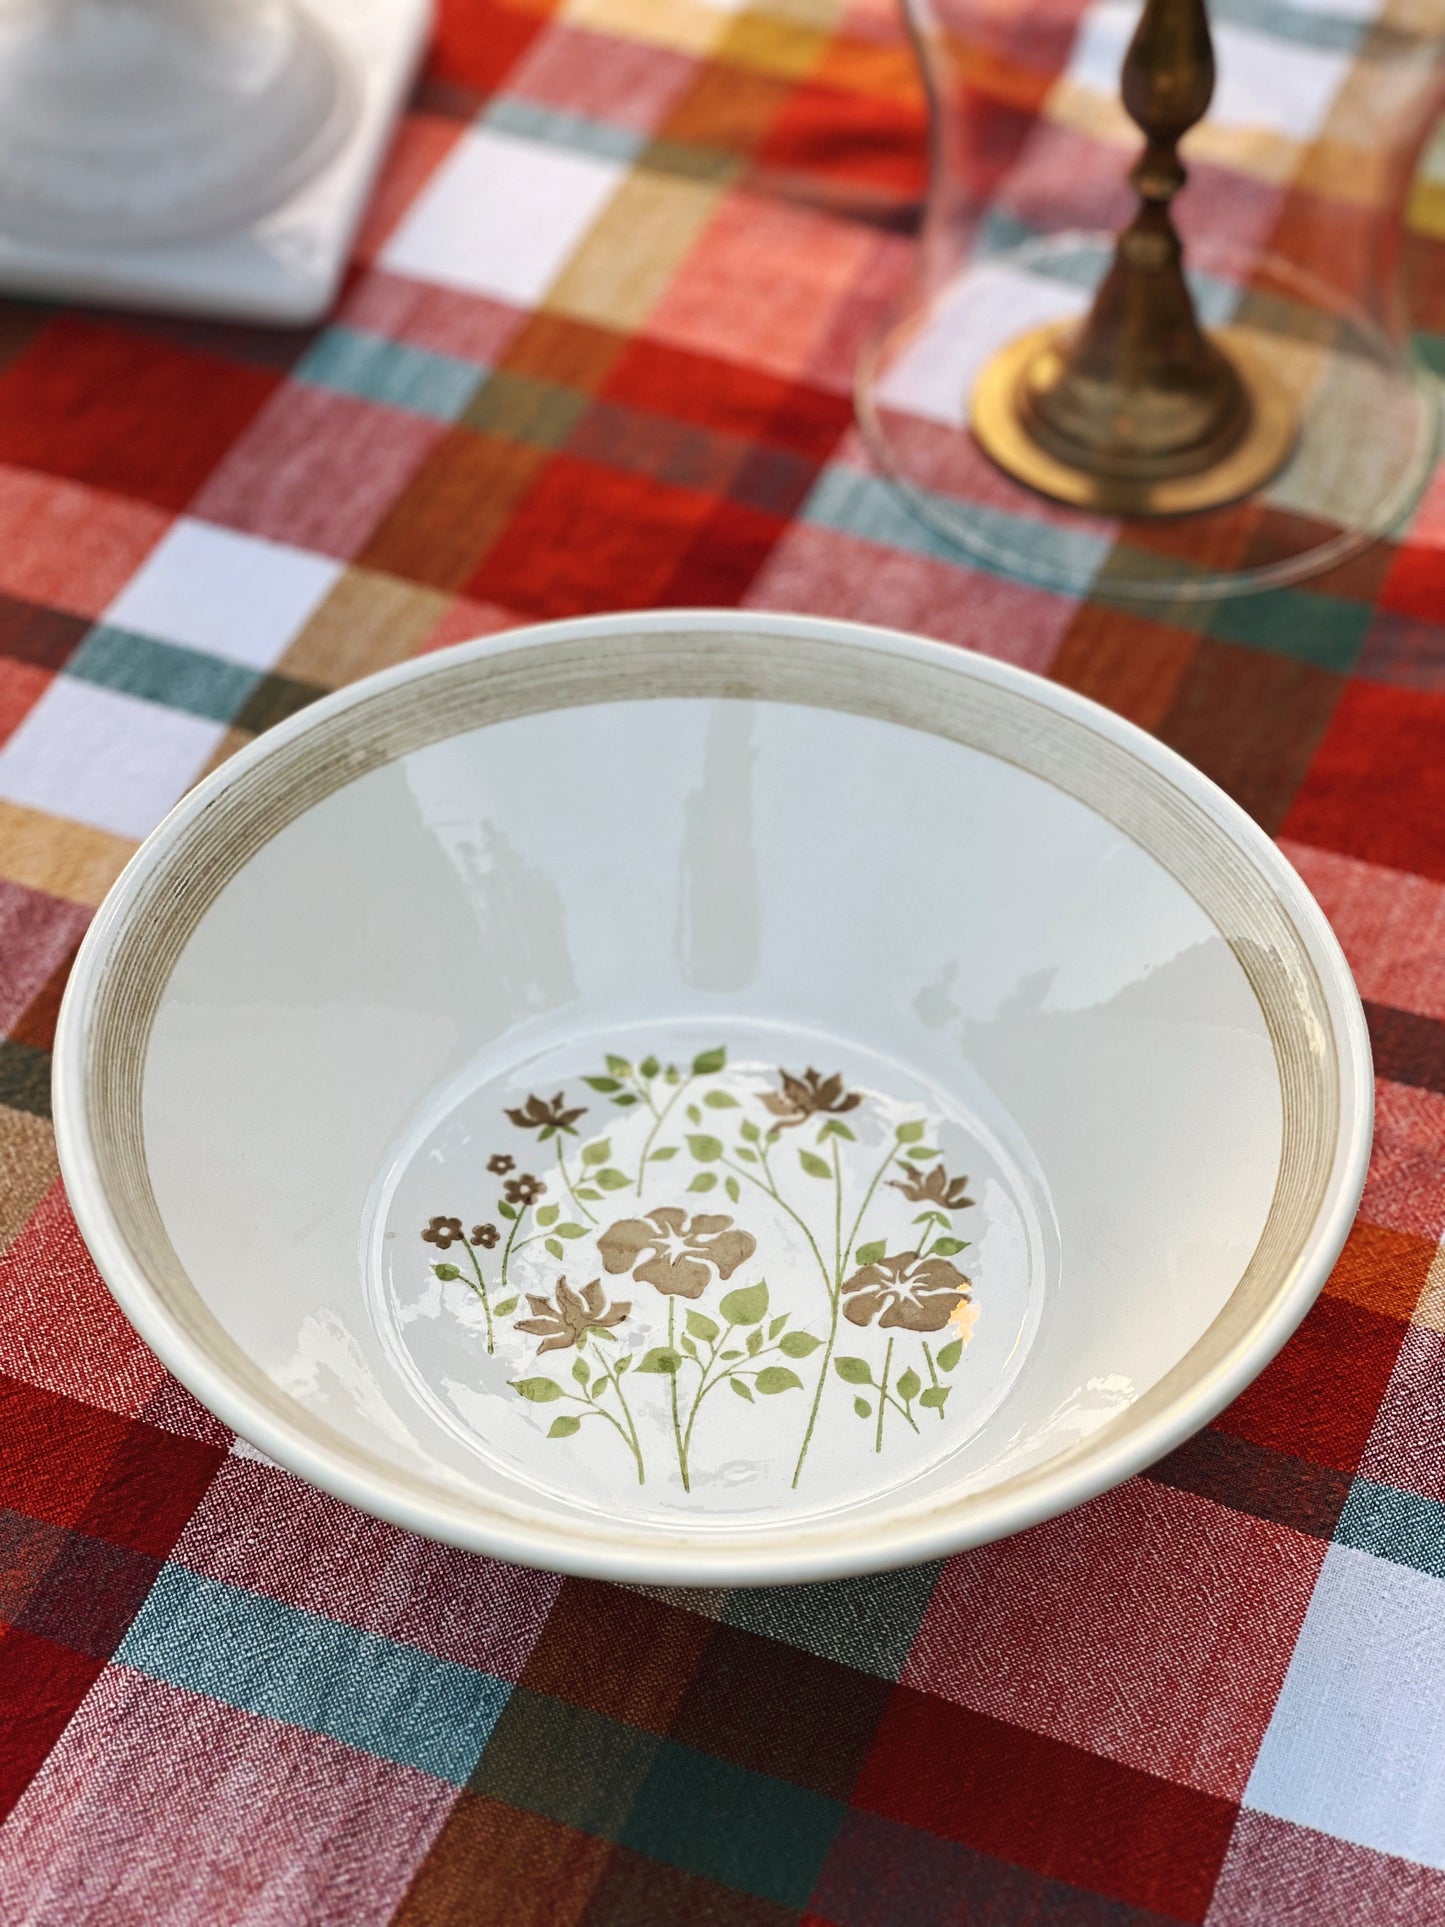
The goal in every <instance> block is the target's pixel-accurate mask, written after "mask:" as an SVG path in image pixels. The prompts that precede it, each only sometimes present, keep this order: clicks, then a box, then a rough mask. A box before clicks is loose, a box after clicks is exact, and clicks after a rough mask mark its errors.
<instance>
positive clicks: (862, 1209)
mask: <svg viewBox="0 0 1445 1927" xmlns="http://www.w3.org/2000/svg"><path fill="white" fill-rule="evenodd" d="M897 1151H898V1145H897V1142H896V1141H895V1142H894V1143H892V1144H890V1145H889V1146H888V1149H887V1150H886V1151H885V1152H884V1153H883V1162H882V1163H881V1164H880V1165H879V1167H878V1169H877V1170H876V1171H875V1172H874V1173H873V1182H872V1183H871V1184H870V1185H869V1187H868V1189H867V1190H866V1191H865V1192H864V1193H863V1202H862V1204H860V1205H859V1207H858V1215H857V1217H856V1218H855V1219H854V1220H853V1229H852V1230H851V1231H850V1232H849V1233H848V1250H849V1251H852V1250H853V1249H854V1248H855V1246H856V1245H857V1243H858V1232H859V1229H860V1227H861V1226H862V1223H863V1219H864V1216H865V1214H866V1213H867V1210H868V1207H869V1205H870V1204H872V1202H873V1193H874V1192H875V1191H876V1190H877V1189H878V1186H879V1184H880V1183H881V1182H882V1179H883V1173H884V1172H885V1171H886V1170H887V1169H888V1167H889V1165H890V1164H891V1163H892V1162H893V1159H894V1157H895V1156H896V1155H897Z"/></svg>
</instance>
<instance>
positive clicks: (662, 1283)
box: [597, 1204, 758, 1298]
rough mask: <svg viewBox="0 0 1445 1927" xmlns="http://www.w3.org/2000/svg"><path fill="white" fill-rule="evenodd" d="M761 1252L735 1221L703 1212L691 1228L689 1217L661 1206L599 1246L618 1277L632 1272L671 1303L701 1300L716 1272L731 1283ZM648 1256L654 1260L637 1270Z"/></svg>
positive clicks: (627, 1222) (607, 1235)
mask: <svg viewBox="0 0 1445 1927" xmlns="http://www.w3.org/2000/svg"><path fill="white" fill-rule="evenodd" d="M679 1246H680V1247H681V1248H680V1249H678V1248H677V1247H679ZM757 1248H758V1241H757V1239H756V1238H755V1237H754V1236H753V1234H752V1233H751V1232H750V1231H739V1230H738V1229H737V1228H736V1227H735V1226H734V1224H733V1221H732V1219H731V1218H724V1217H720V1216H718V1215H717V1214H716V1213H713V1214H708V1213H706V1212H704V1213H703V1214H702V1215H701V1216H700V1217H696V1218H694V1219H693V1220H692V1222H691V1224H689V1223H688V1219H687V1213H686V1212H685V1211H679V1210H678V1208H677V1206H676V1205H673V1204H664V1205H659V1206H658V1208H657V1210H656V1211H649V1212H648V1214H647V1216H646V1217H645V1218H623V1219H622V1220H621V1222H620V1223H618V1224H614V1225H612V1226H611V1227H610V1228H609V1229H608V1230H606V1231H604V1232H603V1234H602V1236H601V1237H600V1238H599V1239H598V1240H597V1249H598V1250H599V1251H600V1252H601V1253H602V1262H603V1264H604V1265H606V1267H607V1269H608V1271H610V1272H611V1273H612V1274H613V1276H614V1277H615V1276H616V1274H617V1273H618V1272H620V1271H630V1272H631V1273H632V1275H633V1277H634V1278H639V1279H641V1281H642V1282H643V1284H645V1285H655V1286H656V1287H657V1289H658V1290H659V1291H660V1292H662V1293H663V1294H664V1295H665V1296H667V1297H669V1298H700V1297H701V1296H702V1294H703V1292H704V1291H706V1290H707V1287H708V1286H709V1285H710V1284H711V1283H712V1274H713V1272H714V1271H715V1272H716V1273H717V1275H718V1277H719V1278H731V1277H732V1275H733V1273H734V1272H735V1271H736V1270H737V1268H738V1266H739V1265H742V1264H746V1263H747V1261H748V1259H749V1258H751V1257H752V1255H753V1253H754V1252H755V1251H756V1250H757ZM644 1251H650V1252H651V1253H652V1256H651V1257H650V1258H648V1259H646V1260H645V1261H644V1262H643V1263H642V1264H638V1262H637V1260H638V1259H639V1258H640V1257H641V1256H642V1253H643V1252H644Z"/></svg>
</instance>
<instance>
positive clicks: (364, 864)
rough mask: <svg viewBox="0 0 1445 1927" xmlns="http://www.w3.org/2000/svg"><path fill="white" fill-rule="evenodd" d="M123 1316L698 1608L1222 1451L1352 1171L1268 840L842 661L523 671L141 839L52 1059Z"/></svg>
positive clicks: (393, 690)
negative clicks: (1205, 1434)
mask: <svg viewBox="0 0 1445 1927" xmlns="http://www.w3.org/2000/svg"><path fill="white" fill-rule="evenodd" d="M56 1117H57V1130H58V1134H59V1142H60V1152H61V1160H62V1164H63V1167H64V1172H65V1178H66V1182H67V1185H68V1187H69V1192H70V1197H71V1200H72V1203H73V1204H74V1207H75V1210H76V1214H77V1217H78V1219H79V1221H80V1225H81V1228H82V1230H83V1232H84V1234H85V1236H86V1239H87V1241H88V1243H89V1244H90V1247H91V1249H92V1251H93V1252H94V1254H95V1257H96V1260H97V1263H98V1264H99V1265H100V1268H101V1270H102V1272H103V1273H104V1275H105V1277H106V1279H107V1280H108V1282H109V1284H110V1286H111V1289H112V1290H113V1291H114V1293H115V1295H116V1297H117V1299H118V1300H119V1302H120V1304H121V1306H122V1307H123V1308H124V1310H125V1311H126V1313H127V1314H128V1316H129V1317H130V1318H131V1319H132V1320H133V1322H134V1323H135V1324H136V1326H137V1328H138V1329H139V1330H140V1331H141V1333H142V1334H143V1335H144V1336H145V1338H146V1339H147V1340H148V1342H149V1343H150V1344H151V1345H153V1346H154V1348H155V1349H156V1351H157V1352H158V1353H159V1354H160V1355H161V1357H162V1358H163V1359H164V1360H165V1361H166V1363H167V1364H168V1365H169V1366H170V1367H171V1368H172V1370H173V1371H175V1373H176V1374H177V1375H178V1376H179V1377H180V1378H181V1379H182V1380H183V1381H184V1382H185V1383H186V1384H187V1385H188V1386H190V1388H191V1389H192V1390H193V1391H194V1392H195V1393H196V1394H197V1396H198V1397H200V1398H201V1399H203V1400H204V1401H205V1402H206V1403H207V1404H208V1405H209V1406H211V1407H212V1408H213V1409H214V1410H215V1411H216V1412H217V1413H218V1414H219V1415H220V1416H221V1417H222V1418H223V1419H224V1420H225V1421H226V1422H227V1423H228V1424H230V1425H232V1426H234V1427H235V1428H236V1429H237V1430H238V1431H240V1432H241V1433H242V1434H244V1435H245V1436H246V1437H247V1438H248V1439H250V1440H251V1441H252V1442H253V1443H254V1444H256V1445H257V1446H259V1447H260V1448H261V1449H263V1450H264V1451H265V1452H267V1453H268V1454H269V1455H270V1456H272V1457H273V1458H275V1459H277V1460H280V1461H281V1462H282V1463H284V1464H286V1465H289V1466H291V1467H292V1468H293V1469H294V1470H296V1471H297V1472H299V1473H301V1474H302V1475H304V1476H305V1477H307V1478H309V1479H312V1480H314V1481H316V1482H317V1483H318V1484H320V1485H323V1486H325V1487H327V1488H329V1489H330V1490H332V1491H334V1492H337V1493H339V1494H341V1495H342V1496H343V1497H345V1498H347V1499H350V1500H352V1501H354V1502H355V1503H356V1504H359V1505H362V1506H364V1507H367V1508H369V1509H370V1510H372V1511H374V1512H377V1513H379V1514H381V1515H382V1516H384V1517H386V1518H390V1519H393V1520H396V1521H398V1522H400V1523H402V1524H404V1525H407V1526H410V1527H413V1528H415V1529H416V1530H418V1531H421V1532H424V1533H428V1534H431V1535H433V1536H434V1537H437V1538H441V1539H446V1540H451V1541H454V1542H456V1543H458V1544H461V1545H466V1546H471V1547H475V1548H477V1549H478V1550H482V1551H487V1552H491V1553H495V1554H498V1555H500V1556H502V1557H505V1558H510V1559H517V1560H522V1561H526V1562H529V1563H534V1564H539V1565H547V1566H554V1567H557V1568H560V1569H564V1570H568V1571H574V1572H583V1573H594V1574H599V1575H603V1576H606V1577H609V1578H617V1579H632V1580H648V1581H659V1582H661V1581H666V1582H673V1583H690V1584H739V1583H748V1584H755V1583H762V1582H769V1581H783V1580H804V1579H816V1578H821V1577H827V1576H831V1575H837V1574H844V1573H849V1572H856V1571H860V1570H865V1569H869V1568H877V1567H883V1566H889V1565H897V1564H903V1563H906V1562H908V1561H912V1560H918V1559H922V1558H925V1557H929V1556H932V1555H936V1554H939V1553H943V1552H947V1551H950V1550H953V1549H955V1548H958V1547H961V1546H966V1545H969V1544H973V1543H976V1542H979V1541H981V1540H984V1539H987V1538H990V1537H993V1536H996V1535H998V1534H1001V1533H1005V1532H1010V1531H1014V1530H1017V1529H1018V1528H1020V1527H1022V1526H1026V1525H1028V1524H1030V1523H1032V1522H1034V1521H1036V1520H1039V1519H1042V1518H1045V1517H1047V1516H1049V1515H1050V1514H1052V1513H1054V1512H1057V1511H1059V1510H1061V1509H1062V1508H1064V1507H1067V1506H1070V1505H1074V1504H1077V1503H1078V1502H1079V1501H1080V1500H1082V1499H1085V1498H1087V1497H1089V1496H1090V1495H1091V1494H1093V1493H1096V1492H1099V1491H1101V1490H1102V1489H1103V1488H1105V1487H1106V1486H1108V1485H1111V1484H1113V1483H1114V1482H1116V1481H1117V1480H1119V1479H1121V1478H1123V1477H1125V1476H1127V1475H1128V1474H1129V1473H1131V1472H1133V1471H1136V1470H1137V1469H1139V1468H1140V1467H1141V1466H1143V1465H1145V1464H1147V1463H1149V1462H1150V1461H1151V1460H1152V1459H1154V1458H1157V1457H1158V1456H1159V1455H1160V1454H1162V1453H1164V1452H1166V1451H1168V1450H1169V1449H1170V1448H1171V1447H1172V1446H1174V1445H1176V1444H1177V1443H1178V1442H1179V1441H1180V1440H1181V1439H1183V1438H1184V1437H1185V1436H1186V1435H1187V1434H1188V1433H1190V1432H1191V1431H1193V1430H1194V1429H1195V1428H1197V1427H1198V1426H1199V1425H1201V1424H1203V1423H1204V1422H1205V1421H1206V1420H1207V1419H1209V1418H1210V1417H1211V1416H1212V1415H1213V1414H1214V1413H1215V1412H1217V1411H1218V1410H1219V1409H1220V1408H1221V1407H1222V1406H1223V1405H1224V1404H1225V1403H1226V1402H1227V1401H1228V1400H1229V1399H1230V1398H1231V1397H1232V1396H1233V1395H1234V1394H1235V1393H1237V1392H1238V1391H1239V1389H1240V1388H1241V1387H1242V1386H1243V1385H1244V1384H1245V1383H1246V1382H1247V1381H1248V1380H1249V1379H1250V1378H1251V1377H1252V1376H1253V1375H1254V1374H1255V1373H1256V1372H1257V1371H1258V1370H1259V1369H1260V1368H1261V1366H1262V1365H1263V1364H1264V1363H1265V1362H1266V1360H1267V1359H1268V1358H1269V1357H1270V1356H1271V1355H1272V1354H1273V1353H1274V1351H1275V1350H1276V1349H1277V1348H1278V1346H1279V1345H1280V1344H1281V1343H1283V1341H1284V1339H1285V1338H1286V1337H1287V1336H1288V1334H1289V1333H1290V1331H1291V1330H1292V1329H1293V1328H1294V1326H1295V1325H1296V1323H1297V1322H1298V1320H1299V1319H1300V1318H1301V1317H1302V1316H1303V1314H1304V1312H1305V1310H1306V1309H1307V1308H1308V1306H1309V1305H1310V1303H1311V1302H1312V1301H1313V1299H1314V1297H1315V1295H1316V1293H1317V1292H1318V1290H1319V1288H1320V1285H1321V1283H1322V1282H1323V1280H1324V1277H1325V1275H1326V1273H1327V1271H1328V1269H1329V1267H1330V1265H1331V1263H1332V1262H1333V1260H1334V1257H1335V1255H1336V1254H1337V1252H1338V1250H1339V1247H1340V1245H1341V1243H1342V1242H1343V1239H1344V1237H1345V1234H1346V1231H1347V1229H1348V1227H1349V1223H1350V1220H1351V1218H1352V1215H1353V1213H1354V1210H1355V1206H1356V1204H1357V1202H1358V1198H1359V1194H1360V1189H1361V1186H1362V1184H1363V1180H1364V1173H1365V1166H1366V1160H1367V1156H1368V1151H1369V1144H1370V1132H1371V1074H1370V1059H1369V1049H1368V1043H1367V1038H1366V1033H1365V1028H1364V1023H1363V1019H1362V1014H1361V1010H1360V1005H1359V1001H1358V998H1357V996H1356V994H1355V991H1354V988H1353V985H1352V983H1351V981H1350V977H1349V973H1348V971H1347V969H1346V966H1345V963H1344V961H1343V958H1342V957H1341V955H1340V952H1339V949H1338V947H1337V945H1336V944H1335V941H1334V939H1333V937H1332V936H1331V934H1330V931H1329V929H1328V926H1327V925H1326V923H1325V921H1324V918H1323V917H1322V915H1321V914H1320V912H1319V910H1318V908H1317V906H1316V905H1315V903H1314V902H1313V900H1312V899H1311V897H1310V896H1309V894H1308V892H1307V891H1306V890H1305V888H1304V886H1303V885H1302V884H1301V882H1300V881H1299V879H1298V877H1296V876H1295V874H1294V872H1293V871H1292V870H1291V869H1290V868H1289V866H1288V865H1287V864H1286V863H1285V862H1284V861H1283V859H1282V858H1281V857H1280V856H1279V854H1278V853H1277V852H1276V850H1275V849H1274V847H1273V846H1272V844H1271V843H1270V842H1269V841H1268V839H1267V838H1266V837H1265V836H1264V835H1263V834H1262V833H1261V832H1260V831H1259V830H1258V829H1257V828H1256V827H1255V826H1254V825H1253V824H1252V823H1251V822H1250V821H1249V820H1248V818H1246V817H1245V816H1244V814H1243V813H1242V812H1241V811H1240V810H1238V809H1237V808H1236V807H1235V806H1234V805H1233V804H1232V803H1230V802H1229V801H1228V799H1227V798H1226V797H1224V796H1223V795H1222V794H1221V793H1220V792H1219V791H1218V790H1217V789H1215V788H1214V787H1213V786H1212V785H1211V784H1210V783H1209V782H1207V781H1206V780H1205V779H1204V778H1203V777H1202V776H1200V775H1199V774H1198V772H1197V771H1195V770H1193V769H1191V768H1190V767H1189V766H1188V765H1186V764H1185V763H1183V762H1181V761H1180V759H1179V758H1178V757H1176V756H1174V755H1173V754H1172V753H1171V752H1170V751H1168V750H1167V749H1164V748H1162V747H1161V746H1160V745H1159V744H1157V743H1156V742H1154V741H1152V740H1151V739H1150V738H1148V737H1147V736H1145V735H1143V734H1142V733H1141V732H1140V731H1138V730H1136V729H1134V728H1133V727H1131V726H1130V725H1129V724H1127V723H1125V722H1122V721H1120V720H1119V719H1118V718H1117V717H1115V716H1112V715H1110V714H1108V713H1107V712H1105V711H1104V710H1102V709H1099V708H1097V707H1095V706H1094V705H1092V704H1090V703H1088V702H1086V701H1084V700H1082V699H1081V698H1079V697H1077V696H1075V695H1072V694H1071V693H1070V692H1068V691H1067V690H1064V689H1061V688H1058V687H1056V686H1054V685H1051V684H1048V683H1045V682H1042V681H1040V680H1038V679H1036V678H1034V677H1031V676H1029V675H1026V674H1024V673H1022V672H1020V671H1018V670H1015V669H1011V668H1008V667H1006V666H1004V665H1001V664H998V663H994V662H990V661H987V660H984V659H981V658H979V657H975V656H971V655H968V654H965V653H963V652H960V651H957V650H952V649H948V648H944V647H942V646H940V645H937V644H934V643H930V642H924V641H919V640H916V639H913V638H909V637H907V636H901V635H893V634H889V633H886V632H882V631H876V630H868V629H861V628H854V627H851V626H849V625H846V624H838V623H832V622H823V621H811V620H803V619H798V618H790V617H775V616H769V615H755V614H747V615H744V614H737V613H732V612H728V613H718V614H699V613H696V612H692V611H689V612H684V613H671V614H669V613H661V614H654V615H646V616H617V617H608V618H598V619H591V620H583V621H578V622H572V623H562V624H554V625H551V626H549V627H546V628H541V629H535V630H531V631H524V632H516V633H513V634H511V635H507V636H503V637H499V638H496V639H493V640H490V641H487V642H483V643H477V644H473V645H470V646H468V647H466V648H462V649H458V650H452V651H448V652H445V653H443V654H439V655H435V656H431V657H427V658H424V659H423V660H421V661H419V662H415V663H410V664H407V665H405V666H403V667H401V668H399V669H395V670H392V671H389V672H388V673H386V674H385V675H382V676H378V677H374V678H372V679H370V680H369V681H367V682H364V683H361V684H358V685H356V686H355V687H353V688H351V689H348V690H345V691H343V692H341V693H340V694H338V695H335V696H333V697H330V698H328V699H327V700H326V701H324V702H321V703H318V704H317V705H316V706H315V707H314V708H312V709H310V710H308V711H306V712H305V713H304V714H302V715H300V716H298V717H296V718H295V719H294V720H292V721H291V722H289V723H287V724H285V725H283V726H282V727H281V728H279V729H276V730H274V731H272V732H270V733H269V734H267V735H266V736H265V737H263V738H262V739H261V740H259V741H258V742H257V743H256V744H254V745H253V746H252V747H250V748H248V749H246V750H244V751H242V752H241V753H240V754H239V755H238V756H236V757H235V758H234V759H233V760H232V761H231V762H229V763H228V764H227V765H226V766H225V767H224V769H222V770H221V771H220V772H218V773H217V774H216V775H215V776H213V777H211V778H209V779H208V780H207V781H206V782H204V783H202V784H201V785H200V786H199V787H198V788H197V789H196V790H195V791H194V792H193V793H192V794H191V795H190V796H189V797H188V798H187V799H186V800H185V801H184V802H183V803H182V804H181V805H180V806H179V807H178V808H177V809H176V810H175V811H174V812H173V813H172V815H171V816H170V817H169V818H168V819H167V820H166V822H165V823H164V824H162V826H161V827H160V829H159V830H158V831H157V832H156V833H155V835H154V836H153V837H152V838H151V839H150V840H149V841H148V842H147V843H146V844H145V846H144V848H143V849H142V850H141V851H140V853H139V854H138V855H137V857H136V858H135V860H134V861H133V863H132V864H131V865H130V867H129V868H128V869H127V871H126V873H125V875H124V876H123V877H122V878H121V880H120V882H119V883H118V884H117V885H116V887H115V889H114V891H113V892H112V894H111V896H110V897H109V898H108V899H107V901H106V904H105V905H104V907H103V908H102V910H101V912H100V914H99V915H98V917H97V918H96V920H95V923H94V925H93V927H92V929H91V932H90V934H89V936H88V937H87V939H86V942H85V944H84V946H83V947H82V950H81V954H80V957H79V960H78V962H77V964H76V968H75V971H74V974H73V976H72V979H71V985H70V989H69V991H68V993H67V997H66V1001H65V1006H64V1010H63V1012H62V1016H61V1023H60V1034H59V1039H58V1045H57V1058H56Z"/></svg>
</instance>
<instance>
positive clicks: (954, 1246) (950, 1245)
mask: <svg viewBox="0 0 1445 1927" xmlns="http://www.w3.org/2000/svg"><path fill="white" fill-rule="evenodd" d="M967 1243H968V1240H967V1238H935V1239H934V1241H933V1245H932V1247H931V1249H930V1250H929V1253H928V1255H929V1257H930V1258H934V1257H937V1258H951V1257H953V1255H954V1254H955V1252H959V1251H962V1250H963V1249H964V1247H965V1246H966V1245H967Z"/></svg>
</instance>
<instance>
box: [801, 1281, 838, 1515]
mask: <svg viewBox="0 0 1445 1927" xmlns="http://www.w3.org/2000/svg"><path fill="white" fill-rule="evenodd" d="M838 1306H839V1298H838V1294H837V1292H836V1291H835V1292H834V1293H833V1302H832V1306H831V1315H830V1317H829V1319H828V1342H827V1344H826V1345H824V1347H823V1363H822V1366H821V1368H820V1369H819V1372H818V1382H817V1384H816V1385H815V1386H814V1387H813V1405H812V1409H811V1411H810V1412H809V1413H808V1427H807V1430H806V1431H805V1432H804V1433H803V1443H802V1444H801V1445H800V1446H799V1448H798V1463H797V1464H796V1465H795V1466H794V1467H793V1488H794V1490H795V1491H796V1490H797V1485H798V1480H799V1479H800V1478H801V1477H802V1476H803V1461H804V1460H805V1459H806V1458H807V1456H808V1447H809V1446H810V1445H811V1444H812V1443H813V1427H814V1426H815V1425H816V1424H817V1423H818V1407H819V1406H820V1405H821V1404H822V1403H823V1387H824V1386H825V1385H826V1384H827V1382H828V1367H829V1365H830V1364H831V1363H832V1359H833V1347H834V1345H835V1344H836V1343H837V1342H838Z"/></svg>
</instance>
